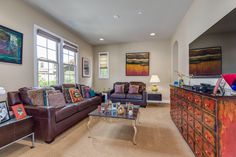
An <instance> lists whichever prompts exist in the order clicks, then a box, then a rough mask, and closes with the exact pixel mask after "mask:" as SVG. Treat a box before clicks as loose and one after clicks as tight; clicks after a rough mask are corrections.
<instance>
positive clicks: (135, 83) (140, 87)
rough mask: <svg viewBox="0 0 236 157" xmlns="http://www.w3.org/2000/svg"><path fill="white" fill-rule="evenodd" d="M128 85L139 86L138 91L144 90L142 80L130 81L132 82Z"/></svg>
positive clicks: (144, 85)
mask: <svg viewBox="0 0 236 157" xmlns="http://www.w3.org/2000/svg"><path fill="white" fill-rule="evenodd" d="M130 85H138V86H139V93H142V92H143V91H145V90H146V84H145V83H143V82H135V81H132V82H130Z"/></svg>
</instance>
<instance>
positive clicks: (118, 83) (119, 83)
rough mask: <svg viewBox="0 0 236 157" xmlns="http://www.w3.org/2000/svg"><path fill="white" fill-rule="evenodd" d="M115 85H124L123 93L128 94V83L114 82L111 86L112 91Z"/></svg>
mask: <svg viewBox="0 0 236 157" xmlns="http://www.w3.org/2000/svg"><path fill="white" fill-rule="evenodd" d="M115 85H124V92H125V93H128V91H129V83H128V82H116V83H114V85H113V89H115Z"/></svg>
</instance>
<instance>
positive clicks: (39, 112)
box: [25, 105, 56, 118]
mask: <svg viewBox="0 0 236 157" xmlns="http://www.w3.org/2000/svg"><path fill="white" fill-rule="evenodd" d="M25 110H26V112H27V114H29V115H30V116H33V117H39V118H51V117H53V116H55V112H56V108H55V107H52V106H29V105H27V106H25Z"/></svg>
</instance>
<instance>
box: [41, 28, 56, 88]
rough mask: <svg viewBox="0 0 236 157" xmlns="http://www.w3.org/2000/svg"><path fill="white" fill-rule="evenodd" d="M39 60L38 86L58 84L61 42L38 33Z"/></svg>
mask: <svg viewBox="0 0 236 157" xmlns="http://www.w3.org/2000/svg"><path fill="white" fill-rule="evenodd" d="M36 41H37V42H36V45H37V46H36V48H37V60H38V69H37V71H38V85H39V86H40V87H42V86H50V85H55V84H57V83H58V43H59V40H54V39H52V38H49V37H46V36H45V35H43V34H41V33H38V34H37V39H36Z"/></svg>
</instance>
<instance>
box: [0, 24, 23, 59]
mask: <svg viewBox="0 0 236 157" xmlns="http://www.w3.org/2000/svg"><path fill="white" fill-rule="evenodd" d="M22 45H23V34H22V33H20V32H16V31H14V30H12V29H9V28H6V27H4V26H1V25H0V61H1V62H9V63H15V64H22Z"/></svg>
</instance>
